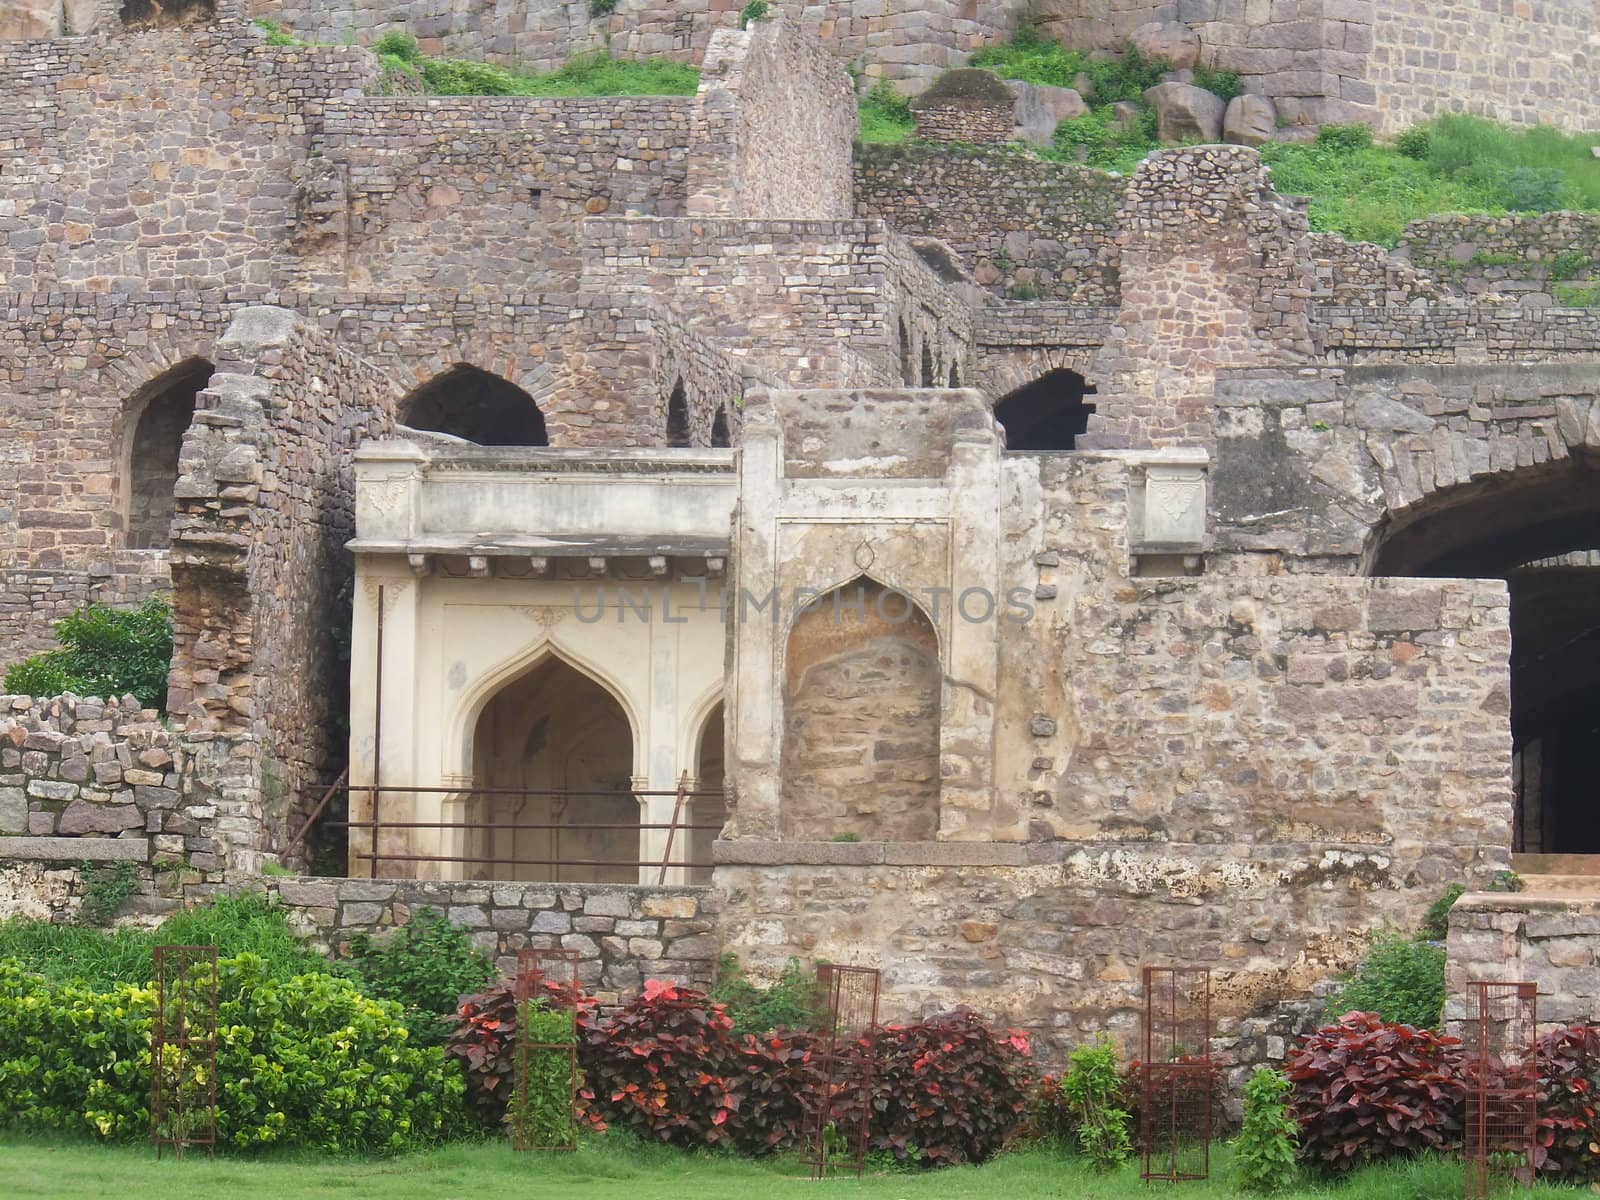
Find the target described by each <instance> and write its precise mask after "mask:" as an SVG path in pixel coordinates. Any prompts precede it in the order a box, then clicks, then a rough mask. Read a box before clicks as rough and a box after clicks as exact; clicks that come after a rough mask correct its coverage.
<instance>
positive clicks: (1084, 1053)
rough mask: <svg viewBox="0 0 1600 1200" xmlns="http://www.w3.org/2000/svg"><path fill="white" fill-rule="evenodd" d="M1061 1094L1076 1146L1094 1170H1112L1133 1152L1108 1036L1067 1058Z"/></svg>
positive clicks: (1075, 1051)
mask: <svg viewBox="0 0 1600 1200" xmlns="http://www.w3.org/2000/svg"><path fill="white" fill-rule="evenodd" d="M1061 1094H1062V1095H1063V1096H1064V1097H1065V1098H1066V1102H1067V1111H1068V1112H1069V1113H1071V1114H1072V1119H1073V1122H1074V1123H1075V1125H1076V1132H1077V1136H1078V1145H1079V1147H1080V1148H1081V1149H1082V1150H1083V1153H1084V1154H1085V1155H1086V1156H1087V1157H1088V1159H1089V1161H1090V1162H1091V1163H1093V1164H1094V1168H1095V1170H1097V1171H1112V1170H1115V1169H1116V1168H1117V1167H1119V1166H1121V1165H1122V1164H1123V1163H1125V1162H1127V1161H1128V1158H1129V1157H1130V1156H1131V1155H1132V1154H1133V1143H1132V1141H1131V1140H1130V1139H1129V1136H1128V1127H1129V1125H1130V1123H1131V1120H1130V1118H1129V1116H1128V1112H1127V1110H1126V1109H1125V1108H1123V1107H1121V1097H1122V1077H1121V1075H1120V1074H1119V1072H1118V1070H1117V1048H1116V1045H1115V1044H1114V1043H1112V1042H1111V1040H1110V1039H1108V1038H1103V1039H1101V1040H1100V1041H1098V1042H1096V1043H1094V1044H1093V1045H1088V1046H1079V1047H1078V1048H1077V1049H1075V1050H1074V1051H1073V1052H1072V1054H1071V1056H1070V1057H1069V1058H1068V1070H1067V1073H1066V1074H1065V1075H1064V1076H1062V1079H1061Z"/></svg>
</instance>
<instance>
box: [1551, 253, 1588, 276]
mask: <svg viewBox="0 0 1600 1200" xmlns="http://www.w3.org/2000/svg"><path fill="white" fill-rule="evenodd" d="M1590 263H1591V260H1590V258H1589V256H1588V255H1587V254H1584V253H1583V252H1582V251H1581V250H1563V251H1562V252H1561V253H1560V254H1558V255H1556V256H1555V257H1554V258H1552V259H1551V260H1550V278H1551V279H1576V278H1577V277H1578V276H1579V275H1582V274H1583V273H1584V272H1585V271H1587V270H1588V269H1589V266H1590Z"/></svg>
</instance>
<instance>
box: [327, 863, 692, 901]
mask: <svg viewBox="0 0 1600 1200" xmlns="http://www.w3.org/2000/svg"><path fill="white" fill-rule="evenodd" d="M352 857H353V858H357V859H369V858H375V859H376V861H378V862H449V863H501V864H503V865H504V866H508V867H659V866H660V865H661V860H660V859H659V858H651V859H622V858H498V857H497V858H481V857H477V856H474V855H467V854H379V855H376V856H373V855H368V854H363V853H362V852H361V851H359V850H357V851H355V853H354V854H353V855H352ZM673 865H674V866H678V867H708V866H710V865H711V864H710V863H703V862H694V861H692V860H691V861H689V862H679V863H674V864H673ZM544 882H555V881H554V880H546V881H544ZM580 915H581V914H580Z"/></svg>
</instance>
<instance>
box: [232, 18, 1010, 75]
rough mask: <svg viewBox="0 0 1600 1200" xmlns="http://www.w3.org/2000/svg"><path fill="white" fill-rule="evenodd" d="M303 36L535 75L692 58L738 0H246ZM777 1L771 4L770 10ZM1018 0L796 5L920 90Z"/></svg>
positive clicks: (840, 50) (728, 25)
mask: <svg viewBox="0 0 1600 1200" xmlns="http://www.w3.org/2000/svg"><path fill="white" fill-rule="evenodd" d="M253 3H254V11H255V15H257V16H264V17H270V18H272V19H273V20H276V21H281V22H283V23H284V24H286V25H288V26H289V27H290V28H292V29H293V30H294V31H295V32H296V33H297V34H298V35H300V36H301V37H304V38H307V39H310V40H315V41H324V42H332V43H336V44H337V43H342V42H344V41H345V40H346V39H347V38H350V37H353V38H354V40H355V41H357V42H359V43H360V44H361V45H363V46H370V45H371V44H372V43H373V42H374V41H376V40H377V39H378V38H379V37H380V36H382V35H383V34H384V33H387V32H389V31H391V30H405V31H406V32H408V33H411V34H413V35H414V36H416V37H417V38H418V39H419V40H420V41H421V44H422V48H423V49H424V50H425V51H426V52H427V53H430V54H451V55H459V56H461V57H465V58H487V59H488V60H489V61H491V62H499V63H505V64H508V65H521V66H527V67H530V68H534V69H538V70H549V69H552V68H554V67H557V66H559V65H560V64H561V63H562V62H563V61H564V60H565V59H566V58H567V57H568V56H569V55H572V54H575V53H585V52H589V51H594V50H599V49H601V48H603V47H605V46H607V45H609V46H610V48H611V51H612V53H614V54H618V55H628V56H638V55H660V56H665V57H670V58H675V59H679V60H682V61H689V62H699V61H700V59H701V57H702V56H703V55H704V53H705V51H706V48H707V46H708V45H709V43H710V41H711V38H712V35H713V34H714V33H715V32H716V31H718V30H737V29H738V28H739V12H740V10H741V9H742V8H743V5H742V4H730V3H726V2H724V0H618V3H617V6H616V8H615V9H614V10H613V11H612V12H611V13H609V14H607V15H605V16H601V17H591V16H590V15H589V11H588V5H587V4H586V3H573V2H571V0H527V2H526V3H522V4H518V5H516V6H507V5H504V4H496V3H492V2H491V0H337V2H335V3H326V2H324V0H253ZM775 7H776V6H775ZM1017 8H1018V5H1017V4H1016V3H1014V2H1013V0H824V2H823V3H820V4H807V5H804V6H795V8H794V9H792V10H786V12H785V15H786V16H787V15H788V12H790V11H793V12H795V15H796V16H797V17H798V19H799V21H800V22H801V23H802V25H803V27H804V28H805V29H807V30H808V31H810V32H812V33H814V34H815V35H816V36H817V37H818V38H820V39H821V41H822V43H823V44H824V45H825V46H827V47H828V48H829V50H831V51H832V52H833V53H834V54H835V55H837V56H838V57H839V58H841V59H845V60H849V59H856V58H859V59H861V60H862V65H863V67H864V69H865V71H866V74H867V75H868V76H869V77H870V78H879V77H882V78H887V79H896V80H906V81H908V83H910V84H911V86H912V87H914V88H920V87H921V86H922V85H925V84H926V83H927V82H928V81H929V80H931V79H932V78H933V77H934V76H935V75H937V74H938V73H939V72H940V71H943V70H946V69H947V68H950V67H957V66H961V65H962V64H963V63H965V62H966V59H967V56H968V55H969V54H970V53H971V52H972V51H973V50H976V49H978V48H979V47H980V46H982V45H983V44H984V43H985V42H986V41H993V40H995V39H997V38H1003V37H1005V36H1007V35H1009V33H1010V31H1011V30H1012V29H1014V28H1015V25H1016V20H1017V13H1016V11H1015V10H1016V9H1017Z"/></svg>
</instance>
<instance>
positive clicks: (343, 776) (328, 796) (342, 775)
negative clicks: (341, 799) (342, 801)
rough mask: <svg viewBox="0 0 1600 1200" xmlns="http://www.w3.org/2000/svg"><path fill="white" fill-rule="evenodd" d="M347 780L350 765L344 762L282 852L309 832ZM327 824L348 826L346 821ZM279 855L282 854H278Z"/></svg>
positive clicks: (294, 844) (296, 844) (289, 848)
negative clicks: (343, 766) (337, 776)
mask: <svg viewBox="0 0 1600 1200" xmlns="http://www.w3.org/2000/svg"><path fill="white" fill-rule="evenodd" d="M349 781H350V767H349V765H348V764H346V766H345V769H344V770H342V771H340V772H339V778H337V779H335V780H334V781H333V782H332V783H330V784H329V785H328V790H327V791H325V792H323V793H322V799H321V800H319V801H317V806H316V807H315V808H313V809H312V810H311V815H310V816H309V817H307V818H306V820H305V824H304V825H302V826H300V832H299V833H297V834H295V835H294V836H293V837H292V838H290V839H289V844H288V845H286V846H285V847H284V848H283V854H288V853H289V852H290V851H291V850H293V849H294V848H295V847H296V846H298V845H299V844H300V843H301V841H302V840H303V839H304V838H305V836H306V834H308V833H310V832H311V827H312V826H313V825H315V824H316V823H317V818H318V817H320V816H321V815H322V810H323V809H325V808H327V807H328V802H329V801H330V800H332V799H333V798H334V797H335V796H336V795H338V794H339V789H340V788H341V787H344V785H345V784H346V783H348V782H349ZM348 794H349V793H348V791H347V792H346V795H348ZM328 824H329V825H330V826H335V827H337V826H344V827H346V828H348V827H349V825H350V823H349V822H348V821H329V822H328ZM280 857H282V856H281V855H280Z"/></svg>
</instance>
